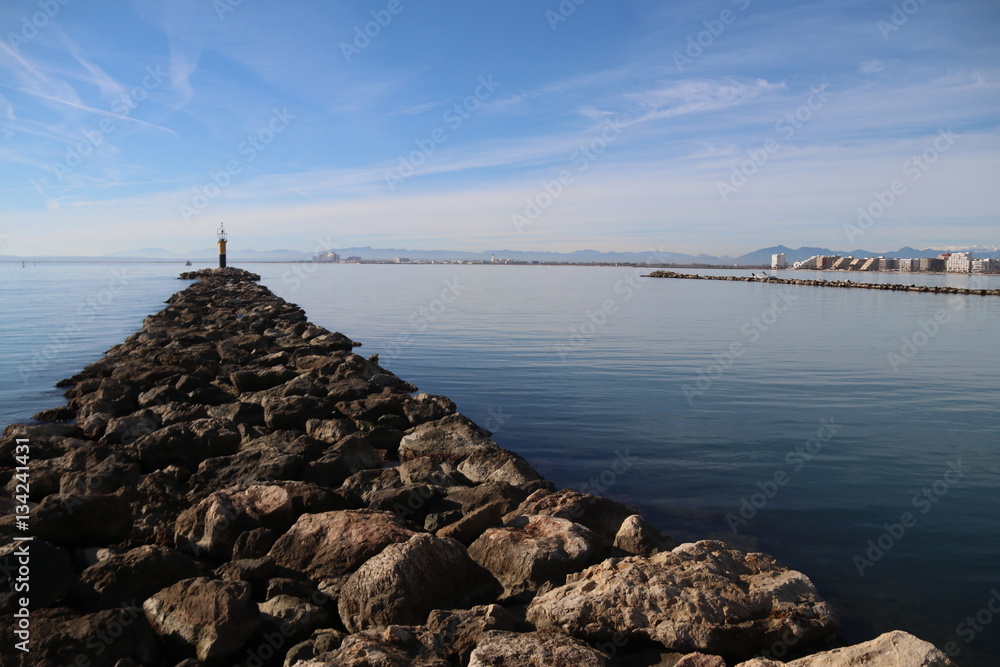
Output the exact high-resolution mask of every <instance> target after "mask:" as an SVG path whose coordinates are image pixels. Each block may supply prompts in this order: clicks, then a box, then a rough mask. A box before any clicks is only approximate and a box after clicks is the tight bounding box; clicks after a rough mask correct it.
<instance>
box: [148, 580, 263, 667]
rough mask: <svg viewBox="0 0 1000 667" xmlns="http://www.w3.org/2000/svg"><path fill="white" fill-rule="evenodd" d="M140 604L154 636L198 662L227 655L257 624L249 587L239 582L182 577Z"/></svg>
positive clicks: (257, 616) (243, 641) (258, 614)
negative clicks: (191, 655)
mask: <svg viewBox="0 0 1000 667" xmlns="http://www.w3.org/2000/svg"><path fill="white" fill-rule="evenodd" d="M142 607H143V610H144V611H145V612H146V618H147V619H148V621H149V624H150V626H152V628H153V631H154V632H156V634H157V635H159V636H160V637H162V638H164V639H165V640H168V641H171V642H174V643H176V644H179V645H180V646H182V647H183V648H184V649H186V651H187V652H189V653H192V654H194V655H195V656H196V657H197V658H198V660H202V661H208V660H217V659H223V658H227V657H229V656H231V655H232V654H234V653H235V652H236V651H238V650H239V649H240V648H241V647H242V646H243V645H244V644H245V643H246V642H247V640H248V639H250V637H251V636H253V633H254V632H256V630H257V628H258V627H259V625H260V613H259V611H258V609H257V605H256V604H255V603H254V601H253V600H252V599H250V586H249V584H246V583H244V582H242V581H220V580H217V579H209V578H207V577H196V578H194V579H185V580H183V581H179V582H177V583H176V584H174V585H173V586H170V587H169V588H165V589H163V590H161V591H160V592H159V593H157V594H155V595H154V596H152V597H151V598H149V599H148V600H146V602H145V603H144V604H143V605H142Z"/></svg>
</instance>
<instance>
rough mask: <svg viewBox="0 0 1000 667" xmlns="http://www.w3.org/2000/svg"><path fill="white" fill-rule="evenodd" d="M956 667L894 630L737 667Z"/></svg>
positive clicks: (930, 648)
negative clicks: (830, 647) (792, 656)
mask: <svg viewBox="0 0 1000 667" xmlns="http://www.w3.org/2000/svg"><path fill="white" fill-rule="evenodd" d="M872 665H878V666H879V667H882V666H883V665H885V666H886V667H955V663H954V662H952V660H951V658H949V657H948V656H947V655H945V654H944V653H942V652H941V651H940V650H938V649H937V648H935V647H934V645H933V644H931V643H930V642H925V641H923V640H922V639H918V638H917V637H914V636H913V635H911V634H910V633H908V632H903V631H902V630H893V631H892V632H887V633H885V634H883V635H879V636H878V637H876V638H875V639H872V640H871V641H867V642H864V643H862V644H856V645H854V646H846V647H844V648H836V649H833V650H832V651H823V652H822V653H816V654H813V655H807V656H806V657H804V658H799V659H798V660H792V661H791V662H778V661H776V660H769V659H767V658H755V659H753V660H749V661H747V662H741V663H740V664H739V665H737V666H736V667H869V666H872Z"/></svg>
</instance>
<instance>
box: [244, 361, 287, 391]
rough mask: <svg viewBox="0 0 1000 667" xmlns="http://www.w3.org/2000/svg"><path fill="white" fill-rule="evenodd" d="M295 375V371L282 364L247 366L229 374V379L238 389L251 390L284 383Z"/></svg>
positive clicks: (260, 389) (268, 387)
mask: <svg viewBox="0 0 1000 667" xmlns="http://www.w3.org/2000/svg"><path fill="white" fill-rule="evenodd" d="M294 377H295V371H293V370H291V369H289V368H285V367H284V366H272V367H270V368H249V369H246V370H241V371H236V372H234V373H230V374H229V381H230V382H232V384H233V386H234V387H236V388H237V389H238V390H239V391H245V392H253V391H262V390H264V389H270V388H271V387H277V386H278V385H280V384H284V383H286V382H288V381H289V380H291V379H292V378H294Z"/></svg>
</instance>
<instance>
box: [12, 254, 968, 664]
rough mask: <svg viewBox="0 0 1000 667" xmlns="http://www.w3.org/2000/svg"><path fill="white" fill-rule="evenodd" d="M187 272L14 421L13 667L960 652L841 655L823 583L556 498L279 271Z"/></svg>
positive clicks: (913, 656) (881, 646) (743, 660)
mask: <svg viewBox="0 0 1000 667" xmlns="http://www.w3.org/2000/svg"><path fill="white" fill-rule="evenodd" d="M182 278H187V279H199V280H198V282H195V283H194V284H192V285H191V286H189V287H187V288H186V289H184V290H182V291H180V292H178V293H177V294H175V295H173V296H172V297H171V298H170V299H169V300H168V301H167V304H168V305H167V307H166V308H165V309H164V310H162V311H161V312H159V313H157V314H155V315H152V316H150V317H148V318H147V319H146V320H145V322H144V323H143V327H142V329H141V330H140V331H139V332H138V333H135V334H133V335H131V336H129V337H128V338H127V339H126V340H125V341H124V342H123V343H121V344H120V345H117V346H115V347H114V348H112V349H111V350H109V351H108V353H107V355H106V356H105V357H104V358H103V359H101V360H99V361H97V362H95V363H93V364H91V365H90V366H88V367H87V368H85V369H84V370H83V371H82V372H80V373H78V374H77V375H76V376H74V377H72V378H69V379H67V380H64V381H63V382H61V383H60V386H63V387H66V392H65V395H66V397H67V399H68V404H67V405H66V406H63V407H56V408H53V409H50V410H45V411H43V412H41V413H39V414H37V415H35V416H34V418H33V419H34V423H31V424H15V425H11V426H8V427H7V428H6V429H5V430H4V433H3V439H2V441H0V483H2V484H3V485H4V486H5V492H4V493H3V494H2V496H0V505H2V507H3V510H4V511H3V513H2V516H0V565H2V568H0V570H2V572H0V577H2V579H3V582H2V584H3V585H2V587H0V615H2V616H3V619H2V621H0V663H2V664H4V665H73V666H79V667H93V666H104V665H107V666H109V667H130V666H133V665H156V666H159V665H163V666H167V665H171V666H173V665H177V666H178V667H182V666H183V667H195V666H197V665H206V666H209V667H210V666H213V665H246V666H247V667H264V666H271V665H274V666H286V665H287V666H292V665H297V666H298V667H321V666H327V665H338V666H339V665H348V666H361V665H374V666H383V665H384V666H389V665H411V664H412V665H427V666H446V665H473V666H486V665H517V666H518V667H524V666H528V665H575V666H579V667H585V666H590V665H623V666H625V665H628V666H640V665H662V666H664V667H726V666H727V665H728V666H730V667H732V666H734V665H737V664H739V665H741V666H742V667H773V666H774V665H781V664H790V665H794V666H795V667H818V666H820V665H823V666H830V667H837V666H843V667H846V666H848V665H860V664H893V665H898V666H900V667H906V666H910V665H912V666H914V667H917V666H927V667H929V666H930V665H939V666H941V667H944V666H947V665H952V664H953V663H952V662H951V661H950V660H949V659H948V658H947V657H946V656H945V655H944V654H943V653H941V652H940V651H938V650H937V649H935V648H934V647H933V646H932V645H930V644H929V643H927V642H923V641H921V640H919V639H917V638H916V637H913V636H912V635H909V634H907V633H904V632H892V633H887V634H885V635H882V636H881V637H878V638H877V639H874V640H872V641H870V642H866V643H864V644H858V645H855V646H849V647H841V648H832V647H835V646H841V644H842V643H843V642H840V641H839V639H838V637H837V634H836V633H837V629H838V620H837V615H836V613H835V611H834V610H833V609H832V608H831V607H830V605H829V604H827V603H826V602H825V601H824V600H822V599H821V598H820V596H819V594H818V593H817V591H816V589H815V587H814V586H813V584H812V582H811V581H810V580H809V579H808V577H806V575H804V574H802V573H800V572H796V571H793V570H789V569H788V568H786V567H783V566H782V565H780V564H778V563H777V562H775V560H774V559H773V558H771V557H770V556H768V555H766V554H760V553H744V552H742V551H739V550H737V549H734V548H732V547H729V546H727V545H726V544H724V543H721V542H717V541H700V542H695V543H687V544H682V545H679V546H677V545H675V544H674V543H673V542H672V541H671V540H670V538H669V537H666V536H664V535H661V534H660V533H659V532H658V531H657V530H656V528H655V527H653V526H652V525H651V524H649V523H648V522H647V521H646V520H645V519H644V518H643V517H642V516H641V515H640V514H637V513H636V512H635V511H634V509H632V508H629V507H627V506H625V505H622V504H621V503H618V502H615V501H612V500H609V499H606V498H601V497H597V496H591V495H587V494H583V493H578V492H576V491H572V490H567V489H557V488H556V487H555V486H554V485H553V484H552V483H551V482H549V481H547V480H545V479H543V478H542V476H541V475H539V474H538V472H537V471H535V470H534V469H533V468H532V467H531V465H530V464H529V463H528V462H527V461H526V460H525V459H524V458H523V457H521V456H519V455H517V454H515V453H513V452H510V451H507V450H505V449H502V448H501V447H499V446H498V445H497V444H496V443H495V442H494V441H492V440H491V439H490V433H489V432H488V431H485V430H484V429H482V428H480V427H479V426H477V425H476V424H474V423H473V422H472V421H470V420H469V419H468V418H466V417H464V416H463V415H461V414H460V413H459V412H457V410H456V406H455V404H454V403H453V402H452V401H451V400H449V399H447V398H445V397H443V396H433V395H428V394H421V393H417V388H416V387H414V386H413V385H411V384H409V383H408V382H406V381H404V380H402V379H400V378H398V377H396V376H395V375H393V374H392V373H391V372H389V371H388V370H386V369H384V368H382V367H381V366H379V364H378V361H377V358H376V357H373V358H370V359H365V358H363V357H362V356H359V355H357V354H355V353H354V352H353V349H354V348H355V347H357V346H358V345H359V343H356V342H354V341H352V340H350V339H349V338H348V337H346V336H344V335H343V334H340V333H332V332H330V331H328V330H326V329H324V328H322V327H319V326H316V325H314V324H311V323H310V322H309V321H308V320H307V318H306V315H305V313H304V312H303V311H302V310H301V309H300V308H299V307H298V306H295V305H294V304H290V303H287V302H285V301H284V300H282V299H280V298H278V297H277V296H275V295H274V294H273V293H271V292H270V291H269V290H268V289H267V288H266V287H263V286H261V285H258V284H257V283H256V282H255V281H256V280H258V279H259V276H255V275H254V274H250V273H248V272H243V271H241V270H238V269H225V270H202V271H198V272H194V273H193V274H184V275H182ZM19 439H20V440H22V441H23V440H27V441H28V450H27V451H29V452H30V454H29V457H30V464H29V465H27V466H26V467H28V469H29V471H30V474H29V475H28V477H27V480H28V481H29V482H30V493H29V502H28V510H30V511H29V512H28V520H27V523H28V526H29V529H28V530H27V532H25V530H24V526H21V525H18V523H17V521H15V515H16V514H19V513H21V511H20V510H16V509H15V508H16V505H17V504H18V503H19V502H21V501H20V500H18V499H17V496H18V495H19V494H21V493H23V489H19V488H18V485H19V484H22V483H24V480H25V478H24V477H19V475H18V467H19V466H22V467H23V464H24V463H25V462H26V460H25V459H20V458H18V457H19V455H23V452H24V451H25V450H24V449H19V448H18V447H17V443H18V440H19ZM29 535H30V536H31V537H32V539H31V540H30V541H24V540H23V539H22V541H18V540H17V538H18V537H20V538H24V537H26V536H29ZM26 562H27V563H29V565H30V579H28V580H26V581H28V583H30V588H26V589H23V590H22V589H20V588H15V583H16V582H17V581H19V579H18V577H19V576H21V575H23V574H24V573H23V571H22V570H20V568H21V567H29V566H28V565H25V563H26ZM19 572H21V575H19V574H18V573H19ZM25 609H27V610H28V611H27V612H26V611H25ZM22 633H23V634H22ZM25 636H30V643H29V644H28V645H27V646H28V647H29V648H30V652H23V651H21V650H19V649H18V648H17V646H18V644H19V642H22V641H24V639H25ZM22 646H24V645H22ZM887 656H888V658H889V660H885V658H886V657H887ZM793 658H797V659H794V660H793V661H792V662H779V661H778V660H779V659H780V660H792V659H793Z"/></svg>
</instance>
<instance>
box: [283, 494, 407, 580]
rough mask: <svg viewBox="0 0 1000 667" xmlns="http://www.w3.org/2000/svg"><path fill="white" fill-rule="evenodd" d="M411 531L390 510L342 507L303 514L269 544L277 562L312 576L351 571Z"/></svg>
mask: <svg viewBox="0 0 1000 667" xmlns="http://www.w3.org/2000/svg"><path fill="white" fill-rule="evenodd" d="M412 535H413V531H411V530H409V529H408V528H406V527H405V526H404V525H403V524H401V523H400V522H399V521H398V520H397V519H396V517H395V515H393V514H392V513H391V512H378V511H374V510H368V509H364V510H344V511H340V512H325V513H323V514H303V515H302V516H301V517H299V520H298V521H296V522H295V525H294V526H292V527H291V529H289V531H288V532H287V533H285V534H284V535H282V536H281V537H280V538H278V541H277V542H275V544H274V546H273V547H271V551H270V555H271V557H272V558H273V559H274V562H275V563H276V564H277V565H278V566H280V567H285V568H288V569H289V570H294V571H296V572H299V573H301V574H304V575H305V576H307V577H310V578H312V579H322V578H324V577H337V576H340V575H342V574H345V573H348V572H353V571H354V570H356V569H358V568H359V567H361V565H363V564H364V563H365V561H367V560H368V559H369V558H372V557H373V556H376V555H378V554H379V553H380V552H381V551H382V550H383V549H385V548H386V547H387V546H389V545H390V544H395V543H397V542H405V541H406V540H408V539H409V538H410V537H411V536H412Z"/></svg>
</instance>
